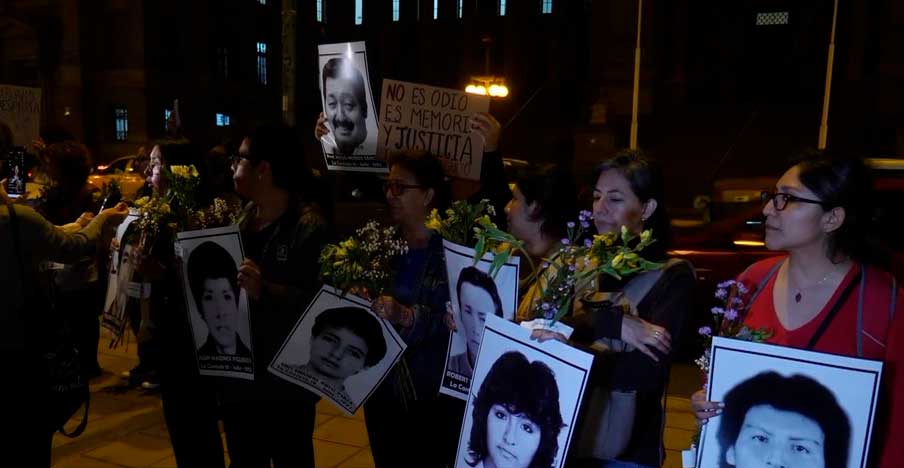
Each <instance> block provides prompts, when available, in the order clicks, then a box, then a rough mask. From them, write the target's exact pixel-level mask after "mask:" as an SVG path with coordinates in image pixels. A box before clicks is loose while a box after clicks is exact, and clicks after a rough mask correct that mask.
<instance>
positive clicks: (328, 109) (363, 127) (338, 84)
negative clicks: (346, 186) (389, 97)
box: [322, 57, 367, 156]
mask: <svg viewBox="0 0 904 468" xmlns="http://www.w3.org/2000/svg"><path fill="white" fill-rule="evenodd" d="M322 80H323V83H322V84H323V88H322V90H323V111H324V117H325V119H326V122H327V124H328V126H329V128H330V132H329V133H328V134H327V135H325V136H324V139H325V143H326V151H327V153H330V152H332V153H333V154H340V155H343V156H352V155H357V154H363V143H364V141H365V140H366V139H367V122H366V119H367V95H366V89H365V81H364V75H362V74H361V72H360V71H359V70H358V69H357V68H356V67H355V65H354V63H352V61H351V60H349V59H347V58H345V57H335V58H332V59H330V60H329V61H327V62H326V65H324V67H323V73H322ZM329 140H332V142H330V141H329ZM330 146H332V148H330Z"/></svg>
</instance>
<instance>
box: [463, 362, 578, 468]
mask: <svg viewBox="0 0 904 468" xmlns="http://www.w3.org/2000/svg"><path fill="white" fill-rule="evenodd" d="M493 405H502V406H505V408H506V409H507V410H508V411H510V412H512V413H515V414H524V415H525V416H527V417H528V418H529V419H530V420H531V421H533V422H534V423H535V424H536V425H538V426H540V445H539V446H538V447H537V452H536V453H535V454H534V458H533V459H532V460H531V462H530V465H528V466H530V467H531V468H549V467H551V466H553V465H554V463H555V459H556V453H557V452H558V451H559V441H558V437H559V431H561V430H562V428H563V427H564V424H563V422H562V414H561V413H560V412H559V386H558V384H557V383H556V376H555V374H554V373H553V371H552V370H551V369H550V368H549V367H548V366H547V365H546V364H544V363H543V362H541V361H534V362H530V361H528V360H527V357H525V356H524V355H523V354H521V353H519V352H518V351H509V352H507V353H505V354H503V355H502V356H500V357H499V359H497V360H496V362H494V363H493V367H491V368H490V371H489V372H488V373H487V375H486V378H484V380H483V383H482V384H481V385H480V391H478V392H477V397H476V398H475V400H474V410H473V412H472V413H471V414H472V426H471V436H470V439H468V458H469V460H467V463H468V465H470V466H476V465H477V464H478V463H480V462H481V461H483V460H484V459H485V458H486V457H487V450H488V447H487V417H488V416H489V413H490V408H492V406H493Z"/></svg>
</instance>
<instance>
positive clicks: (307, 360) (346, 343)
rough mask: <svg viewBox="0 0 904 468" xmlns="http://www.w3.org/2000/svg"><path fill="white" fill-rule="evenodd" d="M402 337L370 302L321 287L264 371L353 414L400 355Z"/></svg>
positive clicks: (403, 345)
mask: <svg viewBox="0 0 904 468" xmlns="http://www.w3.org/2000/svg"><path fill="white" fill-rule="evenodd" d="M405 347H406V346H405V342H404V341H402V338H401V337H400V336H399V335H398V333H396V331H395V329H394V328H392V326H391V325H389V324H388V323H386V321H385V320H383V319H381V318H380V317H378V316H377V315H376V314H375V313H373V311H371V310H370V303H368V302H367V301H365V300H363V299H361V298H359V297H356V296H352V295H345V296H343V295H342V294H341V293H340V292H339V291H338V290H336V289H334V288H332V287H330V286H323V287H321V289H320V291H318V292H317V294H316V295H315V296H314V300H313V301H312V302H311V304H310V305H309V306H308V308H307V310H305V312H304V313H303V314H302V316H301V318H299V320H298V322H297V323H296V324H295V328H294V329H293V330H292V333H291V334H290V335H289V338H287V339H286V342H285V343H283V345H282V347H281V348H280V350H279V351H278V352H277V353H276V356H274V357H273V361H272V362H271V363H270V366H269V368H268V371H269V372H271V373H272V374H274V375H276V376H277V377H280V378H282V379H284V380H286V381H288V382H291V383H294V384H296V385H299V386H302V387H304V388H306V389H308V390H310V391H312V392H314V393H317V394H318V395H321V396H323V397H324V398H327V399H329V400H330V401H332V402H333V403H334V404H336V406H337V407H339V408H340V409H341V410H342V411H344V412H345V413H347V414H349V415H351V414H354V413H355V412H356V411H358V408H360V407H361V405H363V404H364V402H365V401H367V398H369V397H370V395H371V393H373V391H374V389H376V388H377V386H378V385H380V382H382V381H383V379H384V378H385V377H386V375H387V374H388V373H389V371H390V370H391V369H392V367H393V366H394V365H395V364H396V362H398V360H399V358H401V357H402V352H403V351H405Z"/></svg>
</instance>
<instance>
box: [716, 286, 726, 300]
mask: <svg viewBox="0 0 904 468" xmlns="http://www.w3.org/2000/svg"><path fill="white" fill-rule="evenodd" d="M727 297H728V290H727V289H723V288H719V289H716V299H722V300H724V299H725V298H727Z"/></svg>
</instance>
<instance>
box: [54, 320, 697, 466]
mask: <svg viewBox="0 0 904 468" xmlns="http://www.w3.org/2000/svg"><path fill="white" fill-rule="evenodd" d="M108 339H109V337H108V336H106V335H102V337H101V343H102V344H103V343H107V342H108ZM102 347H103V346H102ZM99 360H100V364H101V367H103V369H104V375H103V376H101V377H99V378H97V379H95V380H93V381H92V383H91V412H90V415H89V424H88V428H87V430H86V431H85V433H84V434H82V435H81V436H80V437H78V438H75V439H70V438H67V437H65V436H63V435H61V434H56V436H55V437H54V440H53V467H54V468H152V467H153V468H175V467H176V461H175V458H174V457H173V452H172V448H171V447H170V442H169V436H168V434H167V430H166V424H165V423H164V420H163V410H162V405H161V403H160V397H159V394H158V393H156V392H146V391H144V390H141V389H135V388H127V387H125V386H124V383H125V381H124V380H123V379H121V378H120V377H119V374H120V373H121V372H123V371H126V370H129V369H131V368H132V367H134V366H135V365H136V364H137V363H138V358H137V356H136V355H135V344H134V342H133V343H132V344H131V345H129V346H128V347H120V348H119V349H117V350H102V351H101V353H100V355H99ZM696 372H698V371H696V369H693V368H692V367H691V366H687V365H676V366H675V368H673V373H672V381H673V382H675V381H676V380H677V381H681V382H682V383H684V384H685V385H672V387H677V388H682V387H683V388H688V385H686V383H687V382H685V381H686V380H688V379H694V378H696V375H697V374H696ZM691 388H692V387H691ZM688 396H689V395H669V397H668V400H667V416H666V429H665V445H666V449H667V457H666V463H665V465H664V466H665V467H666V468H680V467H681V450H683V449H685V448H687V447H688V446H689V445H690V440H691V437H692V435H693V433H694V431H695V422H694V416H693V414H692V413H691V412H690V410H689V402H688ZM78 418H79V416H76V417H75V418H73V421H70V424H74V423H75V422H77V421H76V419H78ZM223 445H224V447H225V439H224V444H223ZM314 453H315V458H316V464H317V466H318V467H323V468H371V467H373V466H374V465H373V459H372V458H371V454H370V448H369V442H368V438H367V431H366V430H365V427H364V415H363V412H362V411H359V412H358V413H357V414H356V415H355V416H353V417H348V416H345V415H344V414H343V413H342V412H341V411H339V410H338V409H336V407H335V406H333V405H332V404H331V403H329V402H326V401H321V403H320V404H319V405H318V407H317V423H316V429H315V431H314ZM225 456H226V460H227V466H228V454H226V455H225Z"/></svg>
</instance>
